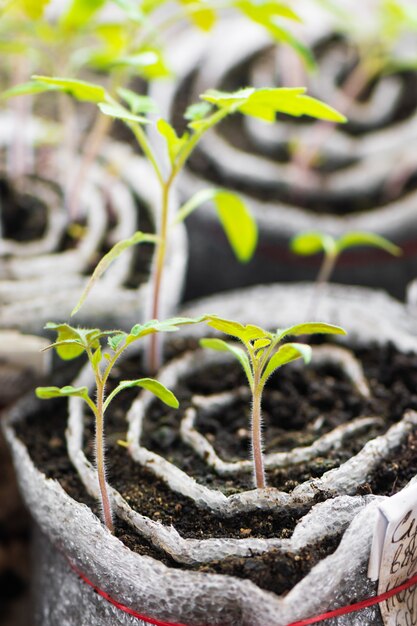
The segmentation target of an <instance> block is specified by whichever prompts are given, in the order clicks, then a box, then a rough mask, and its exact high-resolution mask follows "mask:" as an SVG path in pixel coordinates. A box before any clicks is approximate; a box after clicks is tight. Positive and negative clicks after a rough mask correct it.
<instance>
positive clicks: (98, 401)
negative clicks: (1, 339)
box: [36, 317, 200, 532]
mask: <svg viewBox="0 0 417 626" xmlns="http://www.w3.org/2000/svg"><path fill="white" fill-rule="evenodd" d="M198 321H200V320H199V319H195V320H193V319H190V318H180V317H177V318H172V319H169V320H166V321H163V322H159V321H158V320H152V321H150V322H147V323H145V324H136V325H135V326H133V328H132V329H131V331H130V332H128V333H126V332H122V331H120V330H110V331H101V330H100V329H98V328H93V329H85V328H73V327H72V326H70V325H69V324H55V323H52V322H49V323H48V324H47V325H46V327H45V328H47V329H48V330H53V331H55V332H56V333H57V340H56V341H55V342H54V343H52V344H51V345H50V346H48V348H49V349H50V348H55V349H56V351H57V354H58V355H59V356H60V358H61V359H63V360H65V361H68V360H71V359H75V358H77V357H79V356H80V355H82V354H86V355H87V358H88V361H89V364H90V367H91V369H92V371H93V373H94V380H95V389H94V394H92V393H90V391H89V389H88V387H72V386H71V385H66V386H65V387H38V388H37V389H36V395H37V396H38V398H41V399H43V400H47V399H49V398H69V397H74V396H76V397H79V398H81V399H82V400H84V402H85V403H86V404H87V405H88V407H89V408H90V410H91V412H92V413H93V415H94V419H95V466H96V470H97V475H98V482H99V488H100V494H101V506H102V511H103V519H104V523H105V525H106V526H107V528H108V529H109V530H110V531H111V532H113V517H112V507H111V500H110V498H109V493H108V487H107V482H106V472H105V466H106V464H105V443H104V416H105V412H106V411H107V409H108V407H109V405H110V403H111V402H112V400H113V399H114V398H115V397H116V396H117V395H118V394H119V393H120V392H121V391H124V390H125V389H129V388H131V387H142V388H143V389H147V390H148V391H150V392H151V393H153V394H154V395H155V396H156V397H157V398H159V399H160V400H161V401H162V402H164V403H165V404H167V405H168V406H171V407H174V408H178V400H177V398H176V397H175V396H174V394H173V393H172V392H171V391H170V390H169V389H167V388H166V387H165V386H164V385H162V384H161V383H160V382H158V381H157V380H154V379H153V378H138V379H136V380H122V381H120V382H119V383H118V385H117V386H116V387H115V388H114V389H113V391H112V392H111V393H110V394H109V395H108V396H107V398H106V388H107V384H108V380H109V376H110V374H111V373H112V371H113V368H114V366H115V364H116V363H117V361H118V360H119V359H120V357H121V356H122V354H123V353H124V352H125V350H126V349H127V348H128V347H129V346H130V345H132V344H133V343H135V342H136V341H139V340H140V339H143V337H146V336H147V335H151V334H154V333H159V332H173V331H176V330H178V328H179V326H181V325H184V324H192V323H196V322H198Z"/></svg>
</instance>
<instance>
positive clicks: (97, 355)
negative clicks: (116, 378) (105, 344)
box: [91, 346, 102, 370]
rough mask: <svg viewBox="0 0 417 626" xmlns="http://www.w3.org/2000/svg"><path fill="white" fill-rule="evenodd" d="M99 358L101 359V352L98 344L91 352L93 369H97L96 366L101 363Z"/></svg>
mask: <svg viewBox="0 0 417 626" xmlns="http://www.w3.org/2000/svg"><path fill="white" fill-rule="evenodd" d="M101 359H102V354H101V348H100V346H99V347H98V348H97V349H96V350H95V352H93V357H92V359H91V365H92V366H93V369H94V370H97V368H98V366H99V365H100V363H101Z"/></svg>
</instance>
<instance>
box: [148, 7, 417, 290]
mask: <svg viewBox="0 0 417 626" xmlns="http://www.w3.org/2000/svg"><path fill="white" fill-rule="evenodd" d="M343 6H350V7H351V10H352V11H355V10H356V9H355V5H354V3H351V4H350V5H349V3H344V4H343ZM297 11H298V12H299V14H300V16H301V17H302V19H303V25H302V26H300V25H296V26H294V29H295V30H294V31H293V32H294V34H296V35H297V36H298V37H300V38H301V39H302V40H303V41H304V42H306V43H307V44H310V45H311V46H312V48H313V50H315V52H316V54H317V57H318V65H319V67H318V70H317V72H316V73H315V74H314V75H313V76H311V77H310V76H306V75H305V72H304V71H303V69H302V67H301V68H300V63H299V62H298V63H297V60H296V59H294V57H291V54H289V53H288V50H286V49H285V47H282V46H281V47H279V48H274V47H273V45H272V44H271V41H270V39H269V37H268V35H267V33H265V32H264V31H262V30H261V29H260V28H259V25H256V24H254V23H250V22H249V21H245V20H242V19H236V18H235V17H229V18H225V19H224V20H222V21H220V22H219V24H218V26H217V28H216V29H215V30H214V32H213V33H212V34H211V36H210V38H207V39H202V38H200V39H198V38H197V37H196V36H195V33H192V32H185V33H182V36H181V38H180V39H179V38H177V39H176V40H175V42H174V44H173V46H172V49H171V50H170V60H171V63H172V66H173V69H174V72H175V76H176V80H175V82H171V83H167V82H166V81H165V82H164V83H162V82H160V83H155V84H154V85H153V86H152V88H151V95H152V96H153V97H154V98H155V100H157V101H158V102H161V103H162V105H161V114H162V115H164V116H167V117H168V118H170V119H171V120H173V122H174V124H175V125H176V126H177V127H178V128H183V127H184V122H183V119H182V115H183V112H184V110H185V108H186V107H187V105H188V104H190V103H192V102H195V101H196V100H197V99H198V96H199V94H201V93H203V92H204V91H205V90H207V89H208V88H216V89H220V90H226V91H234V90H236V89H238V88H240V87H246V86H247V85H255V86H256V87H262V86H280V85H281V86H282V85H283V84H284V85H285V86H300V84H307V87H308V90H309V93H311V95H313V96H316V97H319V98H321V99H323V100H324V101H325V102H327V103H329V104H334V105H335V106H338V104H337V101H336V96H338V101H340V96H339V95H338V94H337V92H336V87H337V85H338V81H339V82H340V76H342V75H345V74H348V73H349V71H350V70H351V68H352V66H354V65H355V59H357V56H355V55H357V50H356V49H355V44H354V43H352V42H350V41H349V38H348V36H347V35H346V34H345V33H343V30H344V28H343V27H344V25H341V24H340V23H338V22H337V19H335V16H334V15H333V16H332V15H330V12H326V11H325V10H323V8H321V7H318V6H317V3H311V2H302V3H300V6H299V7H297ZM371 15H372V14H371ZM363 17H365V16H363ZM286 26H287V24H286ZM289 28H290V29H291V28H292V27H291V25H289ZM226 40H227V42H228V45H227V50H226V49H225V47H224V45H223V42H224V41H226ZM406 43H407V42H406ZM408 43H409V42H408ZM191 51H192V52H191ZM400 52H401V51H399V52H398V51H396V53H398V54H399V53H400ZM294 65H295V67H294ZM288 68H289V69H288ZM285 73H288V74H289V76H285ZM286 79H288V80H287V82H285V80H286ZM290 79H291V81H292V82H291V81H290ZM406 79H407V80H406ZM415 81H416V73H415V72H414V73H413V72H410V73H406V74H404V73H402V72H398V73H393V74H390V75H389V76H380V77H379V78H378V80H376V81H375V84H373V85H372V88H370V89H369V95H368V98H367V99H365V100H363V99H361V98H360V99H357V100H356V101H355V102H354V104H353V105H352V106H351V107H350V109H349V111H348V112H347V115H348V118H349V119H350V122H349V124H347V125H340V126H339V127H337V128H336V129H333V130H331V131H329V128H330V127H329V126H327V127H326V124H325V123H324V124H323V123H322V124H321V126H320V128H321V129H322V132H324V133H325V141H322V143H321V144H320V143H319V148H318V149H317V152H318V154H319V160H320V163H321V165H320V166H319V167H316V168H313V169H310V170H308V169H307V171H304V172H303V171H300V169H297V168H296V167H295V165H294V162H293V160H292V157H291V156H290V155H291V151H292V148H291V146H294V145H295V144H298V145H301V146H302V147H304V149H307V150H308V149H310V148H311V147H312V146H314V145H315V143H317V131H314V130H312V124H311V122H309V120H308V119H306V120H304V119H302V120H299V119H296V120H294V119H293V118H285V119H278V121H277V124H275V125H270V124H264V123H262V122H260V121H258V120H254V119H252V118H247V117H246V116H245V117H244V116H242V117H235V116H231V117H230V119H228V120H226V121H224V122H223V123H222V124H221V125H220V126H219V127H218V128H216V130H215V131H213V132H211V133H208V134H207V136H205V137H203V139H202V141H201V143H200V144H199V147H198V149H197V151H196V152H195V154H194V156H193V158H192V159H191V160H190V162H189V165H188V167H187V169H186V171H185V172H184V175H183V177H182V181H181V187H180V189H181V191H182V194H183V197H185V198H189V197H190V196H191V195H192V193H194V192H196V191H197V190H199V189H201V188H202V187H204V186H209V185H217V186H218V185H222V186H224V187H226V188H230V189H233V190H235V191H237V192H239V193H240V194H241V195H242V196H243V198H244V199H245V201H246V202H247V203H248V205H249V206H250V207H251V209H252V211H253V213H254V215H255V217H256V220H257V222H258V224H259V228H260V239H259V245H258V249H257V253H256V255H255V257H254V259H253V260H252V261H251V262H250V263H249V264H247V265H244V266H243V265H239V264H238V263H237V262H236V261H235V260H234V259H233V255H232V253H231V252H230V250H229V248H228V245H227V242H226V239H225V237H224V236H223V234H222V232H221V228H220V226H219V225H218V223H217V219H216V216H215V213H214V211H213V209H212V208H211V207H207V206H206V207H203V208H202V209H201V210H199V211H197V212H196V213H194V214H193V215H191V216H190V218H189V219H188V220H187V224H188V228H189V232H190V241H191V248H190V254H191V258H192V262H191V263H190V265H189V275H188V282H187V285H188V286H187V292H186V298H187V299H190V298H195V297H198V296H200V295H206V294H208V293H213V292H214V291H220V290H224V289H231V288H235V287H238V286H244V285H248V284H256V283H259V282H273V281H277V280H280V281H293V280H311V279H314V278H315V276H316V275H317V273H318V270H319V264H320V259H319V258H318V257H313V258H305V257H296V256H295V255H294V254H293V253H292V252H290V250H289V242H290V240H291V238H292V237H293V236H294V235H296V234H298V233H299V232H301V231H305V230H320V231H322V232H327V233H329V234H332V235H334V236H340V235H341V234H342V233H344V232H346V231H348V230H365V231H372V232H375V233H378V234H380V235H382V236H384V237H387V238H389V239H391V240H393V241H394V242H396V243H398V245H400V246H401V247H402V248H403V257H402V258H401V259H393V258H392V257H390V256H389V255H387V254H386V253H383V252H381V251H377V250H371V251H369V249H368V250H363V249H359V250H354V251H348V252H346V253H345V254H343V255H342V257H341V259H340V262H339V265H338V269H337V272H336V274H335V280H336V281H338V282H344V283H348V284H365V285H369V286H373V287H383V288H386V289H388V290H389V291H390V292H391V293H392V294H393V295H395V296H396V297H401V298H402V297H403V296H404V291H405V286H406V284H407V282H409V280H410V279H411V278H412V277H413V276H414V275H415V274H416V271H417V255H416V250H417V245H416V236H417V229H416V224H415V219H414V215H415V209H414V205H415V200H416V191H415V171H416V162H415V159H414V158H413V157H412V156H411V153H410V151H409V149H408V147H407V145H410V146H411V142H410V143H409V141H410V139H411V138H412V137H414V136H415V134H416V131H417V122H416V120H417V118H416V110H417V102H416V99H415V95H412V94H415V88H414V87H413V85H414V84H415ZM342 104H343V103H342ZM341 106H342V105H341ZM281 117H282V116H281ZM316 127H317V124H316ZM323 129H324V130H323ZM410 149H411V148H410ZM393 164H395V166H393ZM208 235H209V236H208ZM225 263H227V264H228V268H229V270H228V272H227V273H225V272H224V271H223V267H224V266H225ZM195 268H199V271H200V268H206V270H204V269H203V272H204V274H203V275H201V274H200V273H197V270H196V269H195Z"/></svg>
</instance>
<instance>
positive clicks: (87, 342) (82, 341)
mask: <svg viewBox="0 0 417 626" xmlns="http://www.w3.org/2000/svg"><path fill="white" fill-rule="evenodd" d="M45 329H47V330H54V331H55V332H56V333H57V341H56V342H55V343H53V344H51V345H50V346H48V348H56V351H57V354H58V355H59V356H60V357H61V359H63V360H65V361H69V360H71V359H75V358H76V357H78V356H80V354H82V353H83V352H84V351H85V350H86V348H91V349H92V350H96V349H97V348H99V346H100V341H99V340H100V337H102V336H103V335H105V334H106V333H105V332H104V333H102V331H101V330H100V329H99V328H73V327H72V326H70V325H69V324H55V323H54V322H48V323H47V324H46V325H45Z"/></svg>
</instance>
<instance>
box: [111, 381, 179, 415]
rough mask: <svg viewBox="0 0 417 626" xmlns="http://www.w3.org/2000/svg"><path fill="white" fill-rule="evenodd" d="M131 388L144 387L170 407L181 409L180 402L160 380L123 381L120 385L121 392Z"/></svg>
mask: <svg viewBox="0 0 417 626" xmlns="http://www.w3.org/2000/svg"><path fill="white" fill-rule="evenodd" d="M129 387H142V388H143V389H147V390H148V391H150V392H151V393H152V394H153V395H154V396H156V397H157V398H158V399H159V400H161V401H162V402H164V403H165V404H167V405H168V406H170V407H172V408H174V409H178V407H179V402H178V400H177V398H176V397H175V396H174V394H173V393H172V391H170V390H169V389H167V387H165V385H163V384H162V383H160V382H159V381H158V380H154V379H153V378H138V379H137V380H122V381H121V382H120V383H119V385H118V388H119V389H120V390H122V389H128V388H129Z"/></svg>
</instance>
